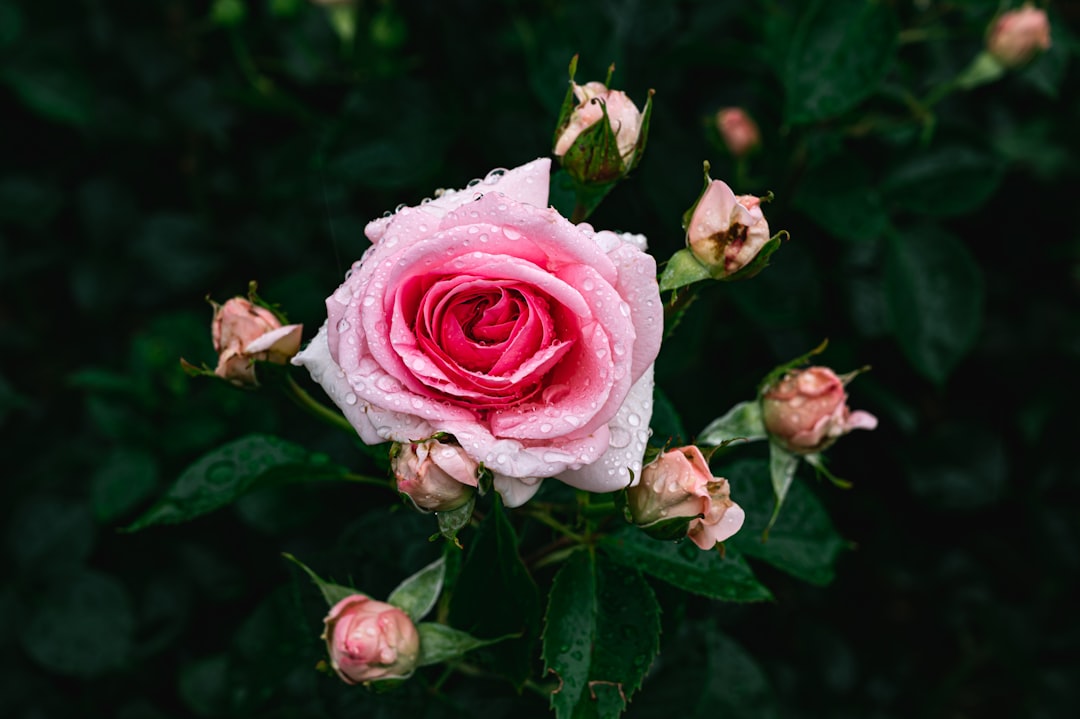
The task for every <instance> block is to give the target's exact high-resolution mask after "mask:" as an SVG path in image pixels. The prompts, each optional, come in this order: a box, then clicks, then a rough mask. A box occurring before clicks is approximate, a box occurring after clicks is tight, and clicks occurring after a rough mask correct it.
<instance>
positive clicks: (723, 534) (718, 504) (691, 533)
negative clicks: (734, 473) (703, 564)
mask: <svg viewBox="0 0 1080 719" xmlns="http://www.w3.org/2000/svg"><path fill="white" fill-rule="evenodd" d="M626 494H627V505H628V506H629V509H630V516H631V517H632V518H633V520H634V523H635V524H637V525H639V526H641V527H642V528H644V529H645V530H646V531H648V528H649V527H652V526H655V525H657V524H658V523H660V522H664V521H666V520H671V519H678V518H680V517H682V518H687V519H689V520H690V521H689V523H688V525H687V528H686V532H687V534H686V536H688V537H690V539H691V540H692V541H693V542H694V544H696V545H698V546H699V547H701V548H702V549H711V548H712V546H713V545H714V544H716V543H717V542H722V541H724V540H725V539H727V538H728V537H730V536H731V535H733V534H735V532H737V531H739V528H740V527H742V524H743V519H744V518H745V515H744V513H743V510H742V508H741V507H740V506H739V505H737V504H735V503H734V502H732V501H731V488H730V486H729V485H728V481H727V480H726V479H724V478H722V477H714V476H713V475H712V472H711V471H710V470H709V463H708V462H706V461H705V457H704V456H703V455H702V454H701V450H700V449H698V448H697V447H695V446H693V445H690V446H687V447H679V448H677V449H672V450H669V451H667V452H664V453H663V454H661V455H660V456H659V457H657V458H656V460H654V461H653V462H651V463H650V464H647V465H645V467H644V468H643V469H642V471H641V481H640V482H638V484H637V485H635V486H633V487H631V488H629V489H628V490H627V492H626Z"/></svg>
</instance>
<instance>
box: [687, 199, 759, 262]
mask: <svg viewBox="0 0 1080 719" xmlns="http://www.w3.org/2000/svg"><path fill="white" fill-rule="evenodd" d="M768 242H769V223H768V222H766V221H765V215H764V214H763V213H762V211H761V200H760V199H759V198H757V197H754V196H753V195H739V196H736V195H735V193H734V192H732V191H731V188H730V187H728V186H727V183H725V182H723V181H721V180H710V181H709V184H708V185H707V186H706V188H705V192H704V193H702V195H701V197H700V198H699V199H698V201H697V205H695V206H694V209H693V212H692V213H691V215H690V220H689V222H688V223H687V225H686V244H687V245H688V246H689V247H690V251H691V252H693V253H694V257H696V258H697V259H698V260H699V261H700V262H701V263H702V264H703V265H705V266H706V267H708V268H709V272H710V274H712V276H713V277H716V278H717V279H723V278H725V277H730V276H731V275H733V274H735V273H736V272H738V271H739V270H741V269H742V268H744V267H746V266H747V265H748V264H750V263H751V262H752V261H753V260H754V258H755V257H757V254H758V253H759V252H760V251H761V249H762V248H763V247H764V246H765V245H766V243H768Z"/></svg>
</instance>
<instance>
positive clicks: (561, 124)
mask: <svg viewBox="0 0 1080 719" xmlns="http://www.w3.org/2000/svg"><path fill="white" fill-rule="evenodd" d="M577 63H578V56H577V55H574V56H573V57H572V58H570V67H569V72H570V81H569V82H568V83H567V86H566V95H565V96H564V97H563V101H562V107H560V108H559V120H558V122H556V123H555V134H554V136H552V138H551V146H552V147H555V145H557V144H558V142H559V138H560V137H562V134H563V131H564V130H565V129H566V126H567V125H569V124H570V115H572V114H573V112H574V108H575V107H576V106H577V100H575V99H574V75H576V74H577Z"/></svg>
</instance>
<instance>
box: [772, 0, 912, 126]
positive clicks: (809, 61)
mask: <svg viewBox="0 0 1080 719" xmlns="http://www.w3.org/2000/svg"><path fill="white" fill-rule="evenodd" d="M896 39H897V25H896V20H895V18H894V17H893V13H892V10H891V9H890V7H889V5H888V4H887V3H885V2H882V1H881V0H817V1H816V2H813V3H811V4H810V5H809V7H807V9H806V11H805V12H804V13H803V15H802V17H801V18H800V19H799V22H798V25H797V27H796V28H795V33H794V36H793V37H792V41H791V46H790V48H789V51H788V57H787V65H786V68H785V70H784V77H783V81H784V88H785V90H786V94H787V99H786V104H785V115H786V117H787V119H788V121H789V122H792V123H796V124H797V123H804V122H814V121H817V120H823V119H826V118H829V117H835V116H836V115H839V114H841V113H843V112H846V111H847V110H849V109H851V108H853V107H855V106H856V105H858V104H859V103H860V102H862V100H863V99H865V98H866V97H868V96H869V95H870V94H871V93H873V92H874V90H875V89H876V88H877V86H878V84H879V83H880V82H881V80H882V78H884V77H885V73H886V72H887V71H888V69H889V67H890V66H891V65H892V62H893V56H894V55H895V52H896Z"/></svg>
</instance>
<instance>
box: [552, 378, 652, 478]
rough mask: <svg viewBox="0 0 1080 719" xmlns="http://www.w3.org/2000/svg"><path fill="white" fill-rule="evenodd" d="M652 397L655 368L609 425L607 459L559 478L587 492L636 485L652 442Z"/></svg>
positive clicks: (568, 472)
mask: <svg viewBox="0 0 1080 719" xmlns="http://www.w3.org/2000/svg"><path fill="white" fill-rule="evenodd" d="M652 396H653V367H652V365H649V367H648V369H646V370H645V373H644V374H642V375H641V379H639V380H638V381H637V382H636V383H635V384H634V386H633V387H631V388H630V393H629V394H628V395H627V396H626V401H625V402H624V403H623V405H622V407H621V408H620V409H619V412H618V413H617V414H616V415H615V417H614V418H613V419H612V420H611V422H610V423H609V425H608V427H609V431H610V440H609V443H608V447H607V451H606V452H604V456H603V457H601V458H600V459H599V460H597V461H595V462H593V463H591V464H588V465H586V466H584V467H581V468H580V469H576V470H567V471H565V472H563V473H561V474H560V475H559V477H558V478H559V479H560V480H561V481H563V482H565V483H566V484H569V485H570V486H571V487H577V488H578V489H584V490H586V491H588V492H611V491H614V490H617V489H622V488H624V487H631V486H633V485H635V484H637V482H638V480H639V479H640V478H641V460H642V457H643V455H644V454H645V445H646V443H647V442H648V441H649V421H650V420H651V419H652Z"/></svg>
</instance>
